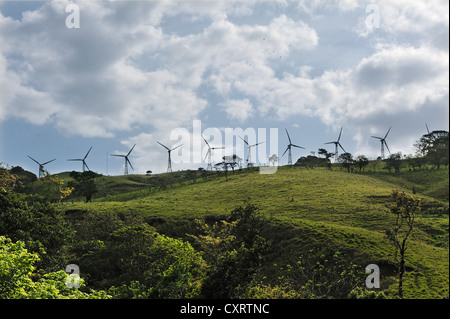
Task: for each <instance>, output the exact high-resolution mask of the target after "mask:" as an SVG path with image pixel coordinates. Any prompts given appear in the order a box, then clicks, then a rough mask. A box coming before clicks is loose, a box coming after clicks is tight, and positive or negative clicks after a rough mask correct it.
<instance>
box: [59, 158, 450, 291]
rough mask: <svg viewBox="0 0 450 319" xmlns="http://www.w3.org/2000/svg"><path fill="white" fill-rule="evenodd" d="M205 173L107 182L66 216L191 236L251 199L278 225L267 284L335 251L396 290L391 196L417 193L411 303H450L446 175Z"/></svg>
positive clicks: (284, 170)
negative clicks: (91, 214) (307, 256)
mask: <svg viewBox="0 0 450 319" xmlns="http://www.w3.org/2000/svg"><path fill="white" fill-rule="evenodd" d="M200 176H201V175H200V173H198V175H197V176H196V179H194V181H195V182H193V181H192V179H191V177H192V174H191V175H190V178H189V179H188V178H187V175H186V173H183V172H177V173H173V174H161V175H156V176H121V177H102V178H101V179H99V183H98V184H99V188H100V189H101V192H100V193H99V195H100V197H97V199H96V200H95V202H93V203H88V204H85V203H82V202H75V203H73V204H67V209H81V210H85V209H92V210H95V211H98V212H108V213H111V212H112V213H128V214H133V215H136V216H141V217H142V218H144V219H146V220H150V221H155V220H156V221H159V222H158V223H156V226H155V227H157V228H158V227H160V229H159V231H162V232H164V231H168V232H171V235H172V236H174V237H179V238H186V236H185V235H186V234H185V233H184V232H185V231H189V227H184V226H180V225H184V224H183V223H184V222H183V221H185V222H189V221H192V220H194V219H195V218H206V217H211V216H217V218H219V217H220V216H223V215H226V214H228V213H229V212H230V211H231V210H232V209H234V208H235V207H236V206H238V205H241V204H243V203H244V202H245V201H249V202H251V203H253V204H255V205H257V206H258V207H259V208H260V209H261V211H262V212H263V213H264V214H265V215H266V216H267V217H271V218H272V223H271V224H270V226H269V227H268V229H266V230H265V236H266V237H267V238H269V239H270V240H271V241H272V248H271V250H270V252H269V256H268V260H267V263H266V265H265V267H264V269H265V274H266V275H267V276H268V277H270V276H271V275H275V273H276V269H275V268H274V266H273V264H278V265H281V264H287V263H293V262H295V260H296V258H298V256H300V255H301V254H304V253H307V251H308V249H310V248H311V247H320V246H323V245H325V244H327V245H332V246H333V247H336V248H337V249H345V250H349V251H351V256H352V257H351V258H352V260H353V261H357V262H359V263H361V264H362V265H363V264H364V263H366V264H368V263H372V262H374V263H379V264H380V265H382V266H380V268H381V273H382V276H383V269H385V270H386V275H385V278H384V282H385V283H386V284H385V287H384V288H385V290H386V291H387V292H388V293H389V292H391V293H392V292H393V291H394V290H395V285H396V284H395V280H394V279H395V278H394V277H393V271H392V268H393V264H392V261H393V259H394V258H393V257H394V250H393V247H392V246H391V245H390V244H389V243H388V242H387V240H386V238H385V237H384V231H385V230H386V229H387V227H390V226H391V225H392V224H393V217H392V216H391V215H390V214H389V211H388V209H387V208H386V203H387V201H388V195H389V194H390V193H391V192H392V190H393V189H399V190H401V191H405V192H406V193H409V194H412V193H413V187H414V191H415V192H416V194H415V195H416V196H418V197H420V198H421V199H422V203H423V206H424V207H425V208H426V211H425V212H424V213H423V214H421V215H420V216H418V217H417V219H416V228H415V230H414V232H413V234H412V238H411V244H410V249H409V250H408V252H407V266H408V267H409V271H408V272H407V275H406V278H405V297H406V298H442V297H448V280H449V278H448V269H449V260H448V256H449V255H448V169H447V170H439V171H438V170H428V171H425V170H424V171H418V172H414V171H413V172H400V173H398V174H394V173H392V174H389V173H384V172H378V173H364V174H359V173H347V172H345V171H339V170H333V171H328V170H325V169H304V168H298V167H280V168H279V169H278V171H277V172H276V173H275V174H268V175H263V174H258V172H257V171H255V170H242V171H239V172H235V173H234V174H233V173H230V174H229V175H228V180H226V179H225V176H217V174H213V175H210V176H208V178H206V176H205V177H200ZM162 185H168V186H167V187H165V188H164V187H161V186H162ZM177 225H178V226H177ZM171 227H172V229H170V228H171ZM183 227H184V228H183Z"/></svg>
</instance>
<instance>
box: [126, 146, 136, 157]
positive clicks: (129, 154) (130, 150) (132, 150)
mask: <svg viewBox="0 0 450 319" xmlns="http://www.w3.org/2000/svg"><path fill="white" fill-rule="evenodd" d="M135 146H136V144H134V145H133V147H132V148H131V150H130V151H129V152H128V154H127V156H128V155H130V153H131V152H132V151H133V149H134V147H135Z"/></svg>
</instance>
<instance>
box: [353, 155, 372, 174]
mask: <svg viewBox="0 0 450 319" xmlns="http://www.w3.org/2000/svg"><path fill="white" fill-rule="evenodd" d="M355 162H356V165H358V167H359V171H360V172H361V169H362V171H363V172H364V168H365V167H366V166H367V165H369V159H368V158H367V157H366V156H364V155H358V156H357V157H356V159H355Z"/></svg>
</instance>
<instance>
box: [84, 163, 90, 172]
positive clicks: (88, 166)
mask: <svg viewBox="0 0 450 319" xmlns="http://www.w3.org/2000/svg"><path fill="white" fill-rule="evenodd" d="M83 164H84V165H86V167H87V169H88V171H90V170H91V169H90V168H89V166H88V165H87V164H86V162H85V161H83Z"/></svg>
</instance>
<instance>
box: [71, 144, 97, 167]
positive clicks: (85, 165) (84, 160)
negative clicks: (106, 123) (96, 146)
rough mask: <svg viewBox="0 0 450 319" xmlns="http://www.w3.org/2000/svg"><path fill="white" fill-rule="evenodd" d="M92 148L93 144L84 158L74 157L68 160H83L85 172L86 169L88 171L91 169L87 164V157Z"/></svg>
mask: <svg viewBox="0 0 450 319" xmlns="http://www.w3.org/2000/svg"><path fill="white" fill-rule="evenodd" d="M91 149H92V146H91V148H90V149H89V151H88V152H87V153H86V155H85V156H84V157H83V158H73V159H68V161H81V162H83V172H85V171H86V169H87V170H88V171H90V169H89V167H88V166H87V164H86V157H88V155H89V152H90V151H91Z"/></svg>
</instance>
